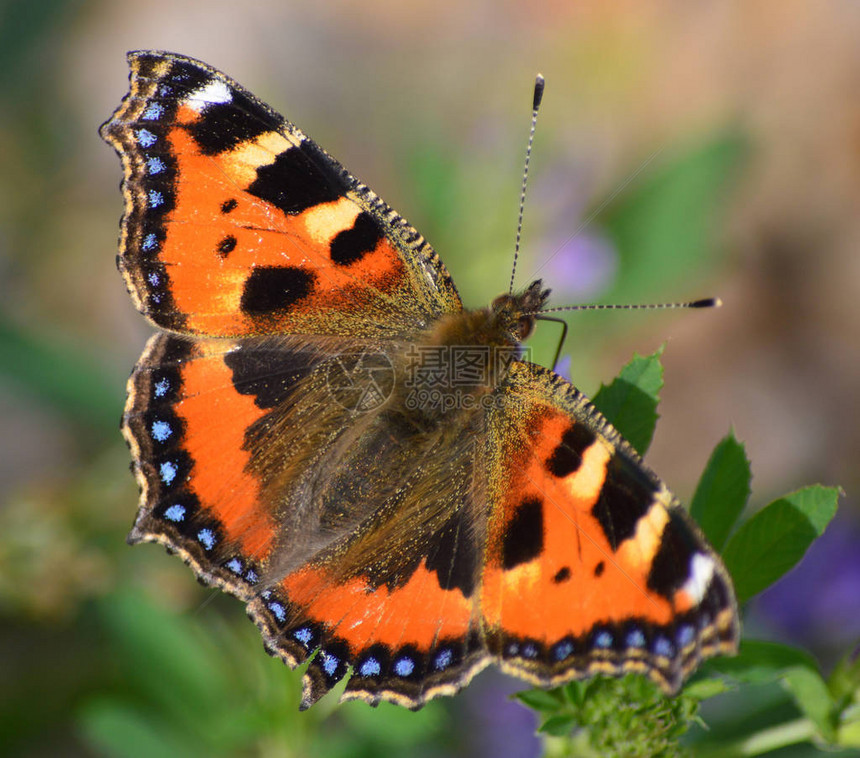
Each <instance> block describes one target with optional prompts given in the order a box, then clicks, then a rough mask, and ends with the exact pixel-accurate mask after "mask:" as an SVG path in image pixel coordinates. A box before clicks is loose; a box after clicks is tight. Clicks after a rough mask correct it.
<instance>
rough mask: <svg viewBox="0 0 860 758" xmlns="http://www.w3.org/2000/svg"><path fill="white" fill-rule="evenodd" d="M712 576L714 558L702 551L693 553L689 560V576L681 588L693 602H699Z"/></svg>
mask: <svg viewBox="0 0 860 758" xmlns="http://www.w3.org/2000/svg"><path fill="white" fill-rule="evenodd" d="M713 576H714V559H713V558H711V557H710V556H709V555H705V554H704V553H695V554H694V555H693V558H692V559H691V560H690V577H689V579H687V581H686V582H684V586H683V587H681V589H682V590H683V591H684V592H686V593H687V594H688V595H689V596H690V597H691V598H693V601H694V602H696V603H701V602H702V598H704V597H705V593H706V592H707V591H708V587H709V586H710V584H711V578H712V577H713Z"/></svg>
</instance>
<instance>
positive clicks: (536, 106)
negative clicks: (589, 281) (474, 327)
mask: <svg viewBox="0 0 860 758" xmlns="http://www.w3.org/2000/svg"><path fill="white" fill-rule="evenodd" d="M544 84H545V80H544V78H543V76H541V75H540V74H538V75H537V76H536V77H535V91H534V97H533V99H532V125H531V128H530V129H529V143H528V145H527V146H526V162H525V166H524V167H523V184H522V187H521V188H520V212H519V216H518V218H517V241H516V244H515V245H514V265H513V267H512V268H511V286H510V287H508V294H511V293H513V291H514V277H515V276H516V274H517V258H518V257H519V255H520V238H521V237H522V232H523V210H524V209H525V205H526V185H527V184H528V181H529V160H530V159H531V156H532V144H533V143H534V141H535V130H536V129H537V117H538V110H540V101H541V100H542V99H543V88H544Z"/></svg>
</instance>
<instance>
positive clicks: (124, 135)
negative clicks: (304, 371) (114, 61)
mask: <svg viewBox="0 0 860 758" xmlns="http://www.w3.org/2000/svg"><path fill="white" fill-rule="evenodd" d="M128 58H129V65H130V67H131V77H130V80H131V84H130V91H129V93H128V95H127V96H126V97H125V99H124V100H123V102H122V104H121V105H120V107H119V108H118V109H117V111H116V113H114V115H113V116H112V118H111V119H110V120H109V121H108V122H107V123H105V124H104V125H103V126H102V129H101V134H102V136H103V137H104V139H105V140H107V141H108V142H110V143H111V144H112V145H113V146H114V147H115V148H116V150H117V152H118V153H119V154H120V156H121V158H122V160H123V165H124V169H125V180H124V183H123V191H124V195H125V203H126V212H125V217H124V219H123V223H122V232H121V237H120V257H119V264H120V268H121V270H122V272H123V274H124V275H125V278H126V283H127V285H128V288H129V292H130V293H131V295H132V298H133V299H134V301H135V304H136V305H137V307H138V308H139V309H140V310H141V311H142V312H143V313H144V314H146V315H147V316H148V317H149V318H150V319H151V320H152V321H153V322H154V323H155V324H156V325H157V326H159V327H161V328H163V329H169V330H171V331H176V332H182V333H187V334H198V335H208V336H218V337H222V336H223V337H241V336H246V335H260V334H274V333H285V332H290V333H303V334H349V335H364V336H369V337H392V336H397V335H403V334H410V333H412V332H413V331H414V330H415V329H416V328H420V327H421V326H422V325H426V324H427V323H428V322H429V321H430V320H432V319H434V318H438V317H439V316H440V315H441V314H442V313H445V312H451V311H459V310H462V305H461V303H460V299H459V296H458V295H457V291H456V289H455V287H454V285H453V283H452V281H451V278H450V276H449V275H448V272H447V271H446V270H445V267H444V265H443V264H442V263H441V261H440V260H439V258H438V257H437V256H436V254H435V253H434V251H433V250H432V248H431V247H430V246H429V245H428V244H427V242H426V241H425V240H424V238H423V237H422V236H421V235H420V234H418V232H416V231H415V229H413V228H412V227H411V226H410V225H409V224H408V223H407V222H405V221H404V220H403V219H402V218H400V216H398V215H397V214H396V213H395V212H394V211H392V210H391V208H389V207H388V206H387V205H386V204H385V203H383V202H382V201H381V200H380V199H379V198H378V197H377V196H376V195H375V194H374V193H373V192H372V191H371V190H369V189H368V188H367V187H366V186H364V185H363V184H361V183H360V182H359V181H358V180H356V179H355V178H354V177H353V176H351V175H350V174H349V173H348V172H347V171H346V170H345V169H344V168H343V167H342V166H341V165H340V164H339V163H338V162H337V161H335V160H334V159H333V158H332V157H331V156H329V155H328V154H327V153H326V152H325V151H323V150H322V149H321V148H320V147H318V146H317V145H316V144H315V143H314V142H313V141H312V140H310V139H308V138H307V137H306V136H305V135H304V134H302V132H301V131H299V130H298V129H297V128H296V127H295V126H293V125H292V124H290V123H289V122H288V121H286V120H285V119H283V118H282V117H281V116H279V115H278V114H276V113H275V112H274V111H272V110H271V109H270V108H269V107H268V106H267V105H265V104H263V103H262V102H260V101H259V100H257V99H256V98H255V97H254V96H253V95H251V94H250V93H249V92H247V91H246V90H244V89H243V88H242V87H241V86H240V85H239V84H237V83H236V82H234V81H233V80H232V79H230V78H229V77H227V76H225V75H224V74H222V73H221V72H219V71H216V70H215V69H213V68H211V67H209V66H207V65H206V64H204V63H201V62H200V61H195V60H193V59H191V58H185V57H183V56H179V55H174V54H171V53H160V52H134V53H129V56H128Z"/></svg>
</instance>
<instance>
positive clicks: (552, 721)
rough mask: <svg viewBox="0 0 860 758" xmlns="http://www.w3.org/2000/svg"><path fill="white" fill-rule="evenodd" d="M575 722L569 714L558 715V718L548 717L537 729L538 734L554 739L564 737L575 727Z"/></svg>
mask: <svg viewBox="0 0 860 758" xmlns="http://www.w3.org/2000/svg"><path fill="white" fill-rule="evenodd" d="M577 725H578V724H577V720H576V718H575V717H574V716H571V715H570V714H559V715H558V716H550V717H549V718H548V719H547V720H546V721H544V722H543V723H542V724H541V725H540V726H539V727H538V732H541V733H542V734H551V735H552V736H554V737H564V736H565V735H568V734H570V732H571V730H573V728H574V727H576V726H577Z"/></svg>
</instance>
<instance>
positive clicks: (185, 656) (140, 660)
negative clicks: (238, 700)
mask: <svg viewBox="0 0 860 758" xmlns="http://www.w3.org/2000/svg"><path fill="white" fill-rule="evenodd" d="M100 610H101V615H102V618H103V619H104V621H105V624H106V626H107V628H108V630H109V632H110V634H111V637H112V638H113V640H114V642H115V644H116V645H117V648H118V650H119V652H120V653H121V655H122V660H123V661H124V662H125V663H126V664H127V665H126V669H125V671H124V672H123V674H124V677H125V678H126V680H127V684H128V686H130V687H132V686H133V687H135V688H136V689H137V690H138V692H141V693H145V694H146V695H147V696H148V698H149V699H150V701H151V702H152V703H153V704H155V705H157V706H158V707H159V709H160V710H162V711H164V712H167V713H171V714H173V716H174V717H175V718H176V719H180V720H182V721H184V728H186V729H193V728H197V727H200V729H199V731H200V732H202V733H208V735H209V737H210V738H213V739H214V737H215V732H216V731H218V729H216V728H215V727H219V728H220V727H224V726H228V725H229V720H221V716H222V715H223V713H224V710H225V709H226V708H228V707H229V705H228V704H229V703H230V702H232V700H233V693H234V690H235V683H233V682H231V681H230V680H229V678H228V677H227V671H226V670H225V667H224V665H223V663H222V655H223V652H222V651H219V650H218V648H217V646H216V645H214V644H212V641H211V640H210V639H208V638H207V637H206V636H205V635H204V634H200V631H201V629H200V628H199V627H198V626H196V625H195V624H193V623H192V621H191V620H189V619H188V618H183V617H181V616H178V615H176V614H171V613H168V612H167V611H166V610H165V609H163V608H161V607H159V606H158V605H156V604H155V603H153V602H152V601H151V600H150V599H149V598H148V597H147V596H146V595H145V594H143V593H139V592H124V593H121V594H120V593H118V594H115V595H112V596H109V597H107V598H105V599H104V600H103V601H102V604H101V608H100ZM166 682H169V686H166V685H165V683H166ZM220 734H221V733H220V732H219V735H220ZM210 744H211V743H210Z"/></svg>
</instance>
